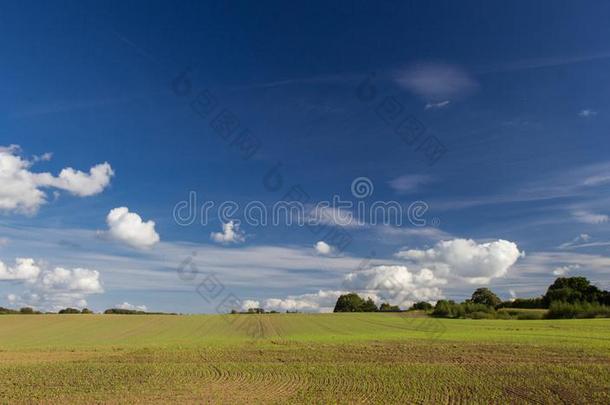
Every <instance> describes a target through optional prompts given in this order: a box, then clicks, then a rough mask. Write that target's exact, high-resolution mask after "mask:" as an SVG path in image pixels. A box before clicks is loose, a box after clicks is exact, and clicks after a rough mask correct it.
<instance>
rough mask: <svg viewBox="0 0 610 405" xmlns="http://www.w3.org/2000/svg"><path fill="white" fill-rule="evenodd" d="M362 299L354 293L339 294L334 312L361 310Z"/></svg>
mask: <svg viewBox="0 0 610 405" xmlns="http://www.w3.org/2000/svg"><path fill="white" fill-rule="evenodd" d="M363 306H364V300H363V299H362V298H361V297H360V296H359V295H358V294H356V293H349V294H343V295H340V296H339V298H338V299H337V303H336V304H335V310H334V312H362V307H363Z"/></svg>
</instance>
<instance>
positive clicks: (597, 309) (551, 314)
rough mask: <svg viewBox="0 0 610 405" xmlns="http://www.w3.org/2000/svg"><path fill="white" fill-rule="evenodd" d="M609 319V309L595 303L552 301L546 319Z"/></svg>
mask: <svg viewBox="0 0 610 405" xmlns="http://www.w3.org/2000/svg"><path fill="white" fill-rule="evenodd" d="M595 317H606V318H608V317H610V307H608V306H605V305H600V304H599V303H597V302H578V301H577V302H574V303H570V302H565V301H554V302H551V305H550V306H549V311H548V313H547V318H551V319H560V318H563V319H569V318H595Z"/></svg>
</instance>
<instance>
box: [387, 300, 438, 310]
mask: <svg viewBox="0 0 610 405" xmlns="http://www.w3.org/2000/svg"><path fill="white" fill-rule="evenodd" d="M430 308H432V305H430ZM379 311H380V312H400V308H399V307H398V305H390V304H388V303H387V302H384V303H383V304H381V305H380V306H379Z"/></svg>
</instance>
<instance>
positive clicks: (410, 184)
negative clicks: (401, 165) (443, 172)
mask: <svg viewBox="0 0 610 405" xmlns="http://www.w3.org/2000/svg"><path fill="white" fill-rule="evenodd" d="M431 181H432V177H431V176H428V175H424V174H405V175H403V176H400V177H397V178H395V179H393V180H390V181H389V182H388V184H389V185H390V187H392V188H393V189H394V190H396V191H397V192H398V193H401V194H404V193H408V192H410V191H415V190H417V189H418V188H419V187H420V186H422V185H424V184H426V183H430V182H431Z"/></svg>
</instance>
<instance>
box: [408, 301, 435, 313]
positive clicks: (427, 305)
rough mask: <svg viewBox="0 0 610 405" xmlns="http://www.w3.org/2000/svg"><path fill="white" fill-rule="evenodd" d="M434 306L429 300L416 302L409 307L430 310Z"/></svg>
mask: <svg viewBox="0 0 610 405" xmlns="http://www.w3.org/2000/svg"><path fill="white" fill-rule="evenodd" d="M432 308H433V307H432V304H430V303H429V302H426V301H420V302H416V303H415V304H413V305H411V308H409V309H415V310H420V311H429V310H431V309H432Z"/></svg>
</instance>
